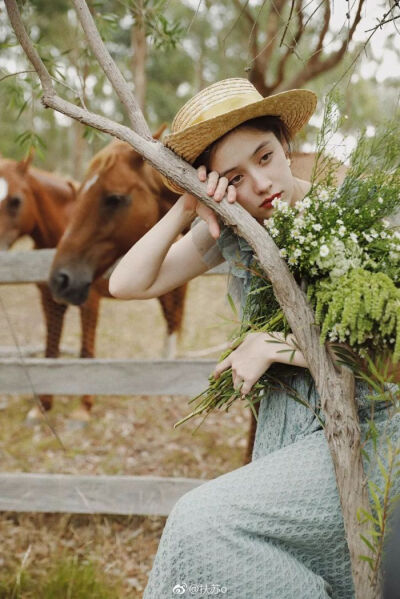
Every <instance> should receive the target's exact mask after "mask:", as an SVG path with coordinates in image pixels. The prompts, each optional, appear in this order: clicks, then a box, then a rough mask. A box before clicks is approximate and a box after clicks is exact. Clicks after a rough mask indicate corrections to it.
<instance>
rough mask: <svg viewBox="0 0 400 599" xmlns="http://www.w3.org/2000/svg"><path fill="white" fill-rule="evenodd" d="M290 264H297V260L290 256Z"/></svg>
mask: <svg viewBox="0 0 400 599" xmlns="http://www.w3.org/2000/svg"><path fill="white" fill-rule="evenodd" d="M288 262H289V264H296V262H297V261H296V258H293V256H290V258H289V260H288Z"/></svg>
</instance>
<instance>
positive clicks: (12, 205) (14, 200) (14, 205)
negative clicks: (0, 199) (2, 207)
mask: <svg viewBox="0 0 400 599" xmlns="http://www.w3.org/2000/svg"><path fill="white" fill-rule="evenodd" d="M21 204H22V199H21V198H19V197H18V196H13V197H11V198H9V200H8V202H7V206H8V208H9V210H11V211H12V212H16V211H17V210H18V208H19V207H20V206H21Z"/></svg>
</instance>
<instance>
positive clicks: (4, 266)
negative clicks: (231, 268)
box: [0, 250, 228, 284]
mask: <svg viewBox="0 0 400 599" xmlns="http://www.w3.org/2000/svg"><path fill="white" fill-rule="evenodd" d="M54 255H55V250H34V251H32V250H29V251H22V252H0V284H9V283H43V282H46V281H47V280H48V278H49V273H50V267H51V263H52V261H53V258H54ZM112 268H113V267H111V268H110V269H109V270H108V271H107V273H106V274H105V275H104V276H105V277H106V278H107V276H109V274H110V272H111V270H112ZM227 272H228V267H227V264H226V263H224V264H221V265H220V266H217V267H216V268H213V269H211V270H209V271H208V272H206V273H205V274H206V275H220V274H226V273H227Z"/></svg>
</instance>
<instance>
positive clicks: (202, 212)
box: [197, 202, 221, 239]
mask: <svg viewBox="0 0 400 599" xmlns="http://www.w3.org/2000/svg"><path fill="white" fill-rule="evenodd" d="M197 214H198V215H199V216H200V218H202V219H203V220H205V221H206V223H207V225H208V230H209V231H210V235H211V237H213V238H214V239H218V237H219V234H220V232H221V231H220V228H219V223H218V218H217V215H216V214H215V212H214V210H212V209H211V208H209V207H208V206H206V205H205V204H202V203H201V202H198V203H197Z"/></svg>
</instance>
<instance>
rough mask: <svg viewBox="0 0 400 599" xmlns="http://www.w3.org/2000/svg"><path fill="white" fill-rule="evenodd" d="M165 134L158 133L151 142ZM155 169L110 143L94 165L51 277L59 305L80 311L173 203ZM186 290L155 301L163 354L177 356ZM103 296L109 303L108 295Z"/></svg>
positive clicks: (128, 150) (172, 195) (125, 147)
mask: <svg viewBox="0 0 400 599" xmlns="http://www.w3.org/2000/svg"><path fill="white" fill-rule="evenodd" d="M163 130H164V127H162V128H161V129H160V130H159V131H158V132H157V133H156V134H155V135H154V137H155V138H157V137H159V135H160V134H161V133H162V131H163ZM177 197H178V196H177V194H175V193H173V192H172V191H170V190H169V189H168V188H167V187H166V186H165V185H164V183H163V180H162V178H161V176H160V174H159V173H158V171H156V170H155V169H153V168H152V167H151V166H150V165H149V164H147V163H146V162H144V160H143V159H142V157H141V156H140V155H139V154H138V153H137V152H135V150H133V149H132V148H131V146H129V145H128V144H126V143H125V142H121V141H113V142H111V144H109V145H108V146H106V147H105V148H103V149H102V150H101V151H100V152H98V153H97V154H96V155H95V156H94V158H93V159H92V161H91V163H90V165H89V168H88V171H87V173H86V176H85V179H84V181H83V183H82V186H81V188H80V189H79V192H78V199H77V206H76V210H75V212H74V215H73V217H72V219H71V222H70V224H69V225H68V227H67V229H66V231H65V233H64V235H63V237H62V239H61V241H60V243H59V245H58V247H57V252H56V255H55V258H54V261H53V265H52V268H51V273H50V279H49V284H50V289H51V292H52V293H53V297H54V298H55V299H56V300H57V301H62V302H69V303H71V304H76V305H79V304H81V303H82V302H84V301H85V300H86V298H87V295H88V293H89V289H90V288H91V286H92V283H93V282H94V281H96V280H99V277H101V275H103V274H104V273H105V272H106V271H107V269H108V268H109V267H110V266H112V265H113V264H114V263H115V261H116V260H117V259H118V258H120V257H121V256H123V255H124V254H125V253H126V252H127V251H128V250H129V249H130V248H131V247H132V245H133V244H134V243H136V241H137V240H138V239H140V237H142V236H143V235H144V234H145V233H146V232H147V231H148V230H149V229H151V227H153V225H155V223H156V222H157V221H158V220H159V219H160V218H161V217H162V216H164V214H165V213H166V212H167V211H168V210H169V208H170V207H171V206H172V204H173V203H174V202H175V201H176V199H177ZM185 291H186V286H183V287H180V288H178V289H175V290H174V291H171V292H170V293H167V294H165V295H163V296H161V297H160V298H159V301H160V303H161V307H162V310H163V313H164V316H165V319H166V322H167V329H168V339H167V344H166V350H165V354H166V355H169V356H172V355H173V354H174V353H175V347H174V346H175V342H176V336H177V333H178V332H179V329H180V326H181V324H182V317H183V303H184V297H185ZM104 295H106V296H107V297H110V295H109V293H108V290H105V292H104Z"/></svg>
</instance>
